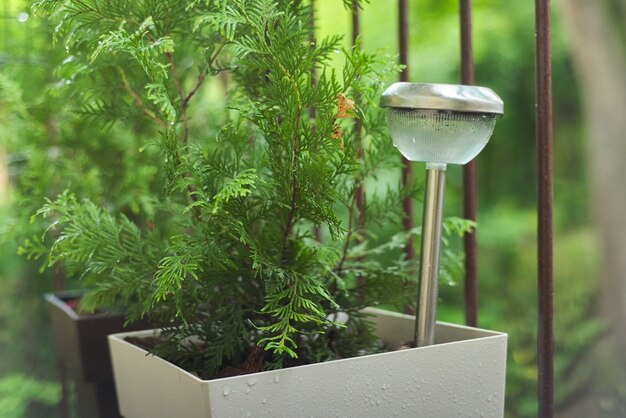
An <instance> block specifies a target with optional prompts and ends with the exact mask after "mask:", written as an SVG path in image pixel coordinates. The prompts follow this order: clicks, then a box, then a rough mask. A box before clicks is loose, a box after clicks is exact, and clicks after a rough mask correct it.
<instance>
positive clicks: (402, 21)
mask: <svg viewBox="0 0 626 418" xmlns="http://www.w3.org/2000/svg"><path fill="white" fill-rule="evenodd" d="M408 15H409V13H408V5H407V0H398V37H399V39H398V40H399V49H400V64H401V65H404V66H405V67H404V69H403V70H402V72H401V73H400V81H409V67H408V61H409V26H408ZM402 163H403V167H402V187H404V188H411V187H412V184H413V169H412V164H411V162H410V161H409V160H407V159H406V158H404V157H402ZM402 207H403V208H404V213H405V218H404V229H405V230H407V231H409V230H411V229H413V199H412V198H411V196H407V197H405V198H404V200H403V202H402ZM405 255H406V258H407V259H412V258H414V257H415V248H414V246H413V240H411V239H410V240H409V241H408V242H407V244H406V249H405Z"/></svg>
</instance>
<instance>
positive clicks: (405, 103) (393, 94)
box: [380, 82, 504, 115]
mask: <svg viewBox="0 0 626 418" xmlns="http://www.w3.org/2000/svg"><path fill="white" fill-rule="evenodd" d="M380 106H381V107H394V108H404V109H431V110H444V111H453V112H467V113H489V114H493V115H502V114H503V113H504V103H503V102H502V99H501V98H500V97H499V96H498V95H497V94H496V93H495V92H494V91H493V90H491V89H489V88H487V87H477V86H464V85H457V84H426V83H404V82H402V83H394V84H392V85H391V86H389V88H387V90H385V91H384V93H383V95H382V96H381V98H380Z"/></svg>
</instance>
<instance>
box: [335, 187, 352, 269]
mask: <svg viewBox="0 0 626 418" xmlns="http://www.w3.org/2000/svg"><path fill="white" fill-rule="evenodd" d="M357 190H358V189H357ZM356 200H357V193H356V191H355V193H354V194H353V195H352V199H351V202H350V210H349V212H348V233H347V234H346V242H345V243H344V244H343V250H342V252H341V259H340V260H339V264H337V267H336V268H335V271H336V272H337V275H339V274H341V271H342V270H343V265H344V263H345V262H346V258H347V257H348V249H349V248H350V241H351V240H352V233H353V232H354V228H353V227H352V224H353V223H354V207H355V203H356Z"/></svg>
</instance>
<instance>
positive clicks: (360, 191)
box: [352, 0, 365, 227]
mask: <svg viewBox="0 0 626 418" xmlns="http://www.w3.org/2000/svg"><path fill="white" fill-rule="evenodd" d="M359 35H360V25H359V3H358V2H357V1H356V0H353V1H352V45H353V46H356V44H357V40H358V38H359ZM361 130H362V124H361V120H360V119H356V120H355V121H354V136H355V138H357V140H358V141H359V150H358V157H359V159H363V155H364V154H363V153H364V151H363V144H362V139H361ZM355 193H356V196H355V200H356V207H357V210H358V212H359V217H358V218H357V225H359V227H361V226H362V225H363V222H364V216H365V190H364V188H363V184H359V186H358V187H357V189H356V192H355Z"/></svg>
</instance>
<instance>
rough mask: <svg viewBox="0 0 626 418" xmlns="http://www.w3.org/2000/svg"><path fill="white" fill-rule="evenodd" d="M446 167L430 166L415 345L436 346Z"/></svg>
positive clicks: (427, 173)
mask: <svg viewBox="0 0 626 418" xmlns="http://www.w3.org/2000/svg"><path fill="white" fill-rule="evenodd" d="M445 183H446V165H445V164H427V165H426V190H425V196H424V215H423V218H422V250H421V254H420V266H419V289H418V294H417V317H416V321H415V346H416V347H423V346H426V345H432V344H434V343H435V321H436V316H437V294H438V291H439V248H440V245H441V225H442V220H443V192H444V186H445Z"/></svg>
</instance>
